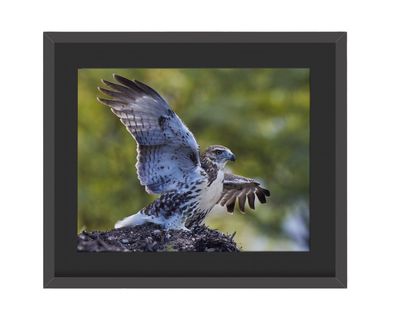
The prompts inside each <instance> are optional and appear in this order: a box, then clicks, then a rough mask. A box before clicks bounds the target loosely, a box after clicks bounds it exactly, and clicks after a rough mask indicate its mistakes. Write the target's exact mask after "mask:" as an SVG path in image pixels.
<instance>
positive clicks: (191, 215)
mask: <svg viewBox="0 0 400 320" xmlns="http://www.w3.org/2000/svg"><path fill="white" fill-rule="evenodd" d="M114 79H115V80H116V81H117V82H118V83H113V82H109V81H106V80H102V82H103V83H104V84H105V85H106V86H107V87H108V88H107V89H106V88H100V87H99V88H98V89H99V90H100V91H101V92H102V93H104V94H105V95H107V96H109V97H111V98H109V99H104V98H98V100H99V101H100V102H101V103H102V104H104V105H106V106H108V107H110V108H111V111H112V112H113V113H114V114H115V115H117V116H118V117H119V119H120V120H121V122H122V123H123V124H124V125H125V127H126V128H127V130H128V131H129V132H130V133H131V135H132V136H133V137H134V139H135V140H136V142H137V163H136V169H137V174H138V177H139V180H140V183H141V185H143V186H145V188H146V191H147V192H148V193H153V194H160V195H161V196H160V198H158V199H157V200H155V201H154V202H152V203H151V204H149V205H148V206H147V207H145V208H143V209H142V210H140V211H139V212H138V213H136V214H134V215H131V216H129V217H126V218H125V219H123V220H121V221H119V222H117V223H116V225H115V227H116V228H121V227H125V226H134V225H139V224H143V223H146V222H152V223H156V224H159V225H161V226H162V227H163V228H166V229H185V230H187V229H191V228H193V227H195V226H196V225H199V224H201V223H202V222H203V221H204V219H205V217H206V215H207V214H208V213H209V212H210V211H211V209H212V208H213V207H214V206H215V205H216V204H217V203H220V205H222V206H226V208H227V211H228V212H233V210H234V207H235V203H236V200H237V199H238V203H239V209H240V210H241V211H242V212H244V210H245V203H246V199H247V200H248V204H249V206H250V208H252V209H254V200H255V196H257V197H258V199H259V200H260V202H262V203H265V202H266V197H268V196H269V195H270V193H269V191H268V190H267V189H265V188H263V187H261V186H260V184H259V183H258V182H256V181H255V180H253V179H249V178H245V177H241V176H237V175H233V174H228V173H225V172H224V168H225V164H226V163H227V162H228V161H235V155H234V154H233V153H232V152H231V151H230V150H229V149H228V148H226V147H224V146H219V145H215V146H210V147H208V148H207V149H206V150H205V151H204V152H203V153H202V154H200V152H199V146H198V144H197V142H196V139H195V137H194V136H193V134H192V133H191V132H190V131H189V129H188V128H187V127H186V126H185V124H184V123H183V122H182V120H181V119H180V118H179V117H178V116H177V115H176V114H175V112H173V111H172V110H171V108H170V107H169V105H168V103H167V102H166V101H165V100H164V99H163V98H162V97H161V96H160V95H159V94H158V93H157V92H156V91H155V90H154V89H152V88H150V87H149V86H147V85H145V84H144V83H141V82H139V81H137V80H134V81H131V80H128V79H126V78H124V77H121V76H119V75H114Z"/></svg>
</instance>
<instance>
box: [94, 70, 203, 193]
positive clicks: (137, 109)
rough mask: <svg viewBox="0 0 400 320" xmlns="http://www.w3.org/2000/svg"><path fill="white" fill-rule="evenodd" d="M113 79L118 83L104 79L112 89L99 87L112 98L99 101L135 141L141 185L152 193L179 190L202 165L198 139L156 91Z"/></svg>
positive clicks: (135, 83) (123, 79)
mask: <svg viewBox="0 0 400 320" xmlns="http://www.w3.org/2000/svg"><path fill="white" fill-rule="evenodd" d="M113 76H114V79H115V80H116V81H117V82H118V83H113V82H109V81H106V80H102V82H103V83H104V84H105V85H106V86H107V87H108V88H98V89H99V91H100V92H102V93H104V94H105V95H108V96H109V97H111V99H103V98H97V99H98V100H99V101H100V102H101V103H103V104H104V105H106V106H108V107H110V108H111V111H112V112H113V113H114V114H115V115H116V116H117V117H118V118H119V119H120V120H121V122H122V123H123V124H124V125H125V127H126V129H127V130H128V131H129V132H130V133H131V135H132V136H133V137H134V138H135V140H136V142H137V151H138V156H137V163H136V169H137V173H138V177H139V180H140V183H141V184H142V185H143V186H145V187H146V191H147V192H148V193H164V192H167V191H171V190H176V189H178V188H179V186H180V184H182V183H185V178H186V177H188V176H190V175H191V174H194V172H195V168H196V167H197V166H200V160H199V148H198V145H197V142H196V139H195V138H194V136H193V134H192V133H191V132H190V131H189V129H188V128H187V127H186V126H185V125H184V123H183V122H182V121H181V119H179V117H178V116H177V115H176V114H175V112H173V111H172V110H171V108H170V107H169V106H168V103H167V102H166V101H165V100H164V99H163V98H162V97H161V96H160V95H159V94H158V93H157V92H156V91H155V90H153V89H152V88H150V87H149V86H147V85H145V84H144V83H141V82H139V81H137V80H134V81H131V80H128V79H126V78H124V77H121V76H118V75H113Z"/></svg>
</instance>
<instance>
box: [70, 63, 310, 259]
mask: <svg viewBox="0 0 400 320" xmlns="http://www.w3.org/2000/svg"><path fill="white" fill-rule="evenodd" d="M113 73H118V74H120V75H122V76H125V77H127V78H130V79H138V80H140V81H142V82H144V83H146V84H148V85H150V86H151V87H153V88H154V89H155V90H157V91H158V92H159V93H160V94H161V95H162V96H163V97H164V98H165V99H166V100H167V101H168V102H169V104H170V106H171V108H172V109H173V110H174V111H175V112H176V113H177V114H178V115H179V117H180V118H181V119H182V120H183V121H184V122H185V124H186V125H187V126H188V127H189V129H190V130H191V131H192V132H193V134H194V135H195V137H196V139H197V142H198V143H199V144H200V148H201V150H204V149H205V148H206V147H207V146H209V145H211V144H222V145H225V146H227V147H229V148H230V149H231V150H232V151H233V152H234V153H235V155H236V157H237V161H236V162H235V163H230V164H229V166H228V169H229V170H232V171H233V172H234V173H236V174H240V175H243V176H246V177H251V178H256V179H258V180H259V181H260V182H261V183H262V184H263V185H265V186H267V188H268V189H269V190H270V191H271V197H270V199H269V202H268V203H267V205H263V204H260V203H258V202H257V203H256V210H255V211H253V210H251V209H247V213H246V214H241V213H240V212H239V211H238V210H237V209H235V212H234V214H233V215H230V214H227V213H226V211H225V210H224V209H223V208H222V207H220V206H219V205H217V206H216V207H215V208H214V209H213V211H212V212H211V213H210V215H209V216H208V218H207V219H206V224H207V225H208V226H209V227H211V228H214V229H218V230H219V231H221V232H224V233H229V234H232V233H234V232H236V234H235V238H234V239H235V240H236V242H237V243H238V245H239V246H240V247H241V249H242V250H244V251H307V250H308V249H309V110H310V88H309V70H308V69H80V70H79V71H78V230H77V231H78V232H81V231H83V230H109V229H112V228H113V226H114V224H115V222H116V221H117V220H120V219H121V218H123V217H125V216H127V215H130V214H133V213H136V212H137V211H139V210H140V209H141V208H142V207H144V206H146V205H147V204H148V203H150V202H151V201H152V200H154V199H155V198H156V196H154V195H148V194H147V193H146V192H145V191H144V188H143V187H142V186H141V185H140V184H139V181H138V178H137V176H136V170H135V166H134V165H135V162H136V143H135V141H134V140H133V138H132V137H131V136H130V134H129V133H128V132H127V130H126V129H125V128H124V126H123V125H122V124H121V123H120V122H119V120H118V119H117V117H115V116H114V115H113V114H112V113H111V111H110V110H109V109H108V108H107V107H105V106H103V105H101V104H100V103H98V102H97V100H96V96H98V95H100V93H99V92H98V91H97V87H98V86H101V82H100V79H107V80H113V78H112V74H113Z"/></svg>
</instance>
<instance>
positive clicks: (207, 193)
mask: <svg viewBox="0 0 400 320" xmlns="http://www.w3.org/2000/svg"><path fill="white" fill-rule="evenodd" d="M223 182H224V171H223V170H219V171H218V174H217V178H216V179H215V180H214V181H213V182H212V183H211V184H210V185H209V186H208V185H207V183H205V185H204V188H203V191H202V192H201V195H200V203H199V207H200V208H201V209H203V210H211V209H212V208H213V207H214V206H215V204H216V203H217V201H218V200H219V199H220V197H221V194H222V190H223V187H224V184H223Z"/></svg>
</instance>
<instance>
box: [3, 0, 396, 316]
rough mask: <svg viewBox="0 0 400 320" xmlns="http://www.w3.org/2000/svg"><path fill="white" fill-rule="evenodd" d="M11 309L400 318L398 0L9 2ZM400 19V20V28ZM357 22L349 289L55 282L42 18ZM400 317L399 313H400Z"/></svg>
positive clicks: (80, 23)
mask: <svg viewBox="0 0 400 320" xmlns="http://www.w3.org/2000/svg"><path fill="white" fill-rule="evenodd" d="M1 12H2V14H1V19H0V23H1V29H0V30H1V31H0V32H1V40H2V41H1V49H0V52H1V59H0V61H1V68H0V71H1V76H0V81H1V84H0V95H1V100H0V101H1V106H0V110H1V113H0V114H1V116H0V130H1V134H0V139H1V144H0V146H1V151H2V155H1V156H0V161H1V166H0V168H1V169H0V170H1V172H0V177H1V181H2V182H1V194H2V197H1V201H0V203H1V210H0V212H1V217H2V228H1V231H0V234H1V235H2V238H1V239H2V242H1V250H2V251H3V253H2V263H1V272H0V277H1V279H0V280H1V282H0V283H1V292H2V293H3V297H2V301H1V305H2V308H1V309H0V310H1V311H0V312H1V313H2V314H8V316H7V317H4V319H13V318H15V319H19V318H21V319H22V318H25V317H35V318H36V317H38V318H39V317H40V318H41V319H53V318H55V315H56V314H58V316H57V319H74V318H78V317H79V318H81V317H82V318H87V317H91V318H92V319H96V318H98V319H103V318H104V319H106V318H108V319H112V318H114V319H118V318H122V317H127V316H131V318H132V319H140V318H146V319H148V318H149V315H154V318H156V317H157V318H158V319H168V318H172V317H175V316H177V317H178V318H179V317H182V318H186V319H193V318H194V319H205V317H207V318H212V319H217V318H223V319H236V318H238V319H246V318H247V319H254V318H255V317H260V318H261V317H262V318H264V319H324V320H325V319H337V318H339V317H340V318H347V317H349V319H352V318H355V317H357V319H358V318H360V319H369V318H371V319H376V318H378V317H379V318H381V319H394V318H397V319H399V313H400V312H399V311H398V308H397V305H396V304H397V303H398V302H399V292H398V290H397V289H398V287H399V285H400V281H399V275H398V272H399V270H400V263H399V251H400V250H399V243H400V242H399V236H398V234H399V228H400V227H399V224H400V210H399V205H398V199H399V180H400V174H399V166H400V152H399V145H400V143H399V141H398V140H399V138H400V135H399V133H400V132H399V131H400V130H399V127H400V124H399V118H400V112H399V109H400V103H399V100H400V99H399V98H400V94H399V93H400V81H399V74H400V68H399V65H400V64H399V57H400V50H399V30H400V24H399V9H398V8H396V1H385V0H382V1H379V2H377V1H352V2H351V1H349V0H347V1H342V0H335V1H329V2H328V1H307V0H303V1H283V0H278V1H259V2H256V1H251V0H248V1H232V0H231V1H221V0H220V1H216V0H203V1H177V0H168V1H157V3H156V1H149V2H146V1H133V0H131V1H118V0H114V1H103V0H98V1H86V2H85V1H82V0H81V1H75V0H69V1H39V0H37V1H19V2H17V1H3V4H2V9H1ZM396 29H397V30H396ZM45 30H47V31H159V30H162V31H348V63H349V73H348V79H349V83H348V88H349V96H348V104H349V112H348V117H349V206H348V208H349V219H348V221H349V283H348V285H349V288H348V289H347V290H338V289H335V290H327V289H325V290H316V289H313V290H302V289H301V290H300V289H297V290H190V291H187V290H157V291H154V290H43V289H42V31H45ZM396 316H397V317H396Z"/></svg>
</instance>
